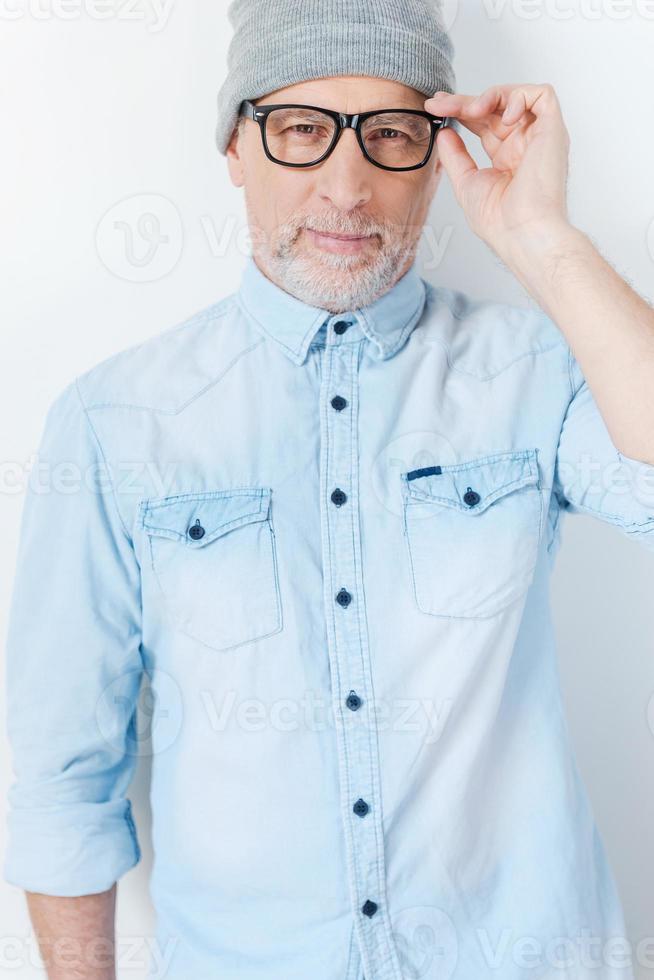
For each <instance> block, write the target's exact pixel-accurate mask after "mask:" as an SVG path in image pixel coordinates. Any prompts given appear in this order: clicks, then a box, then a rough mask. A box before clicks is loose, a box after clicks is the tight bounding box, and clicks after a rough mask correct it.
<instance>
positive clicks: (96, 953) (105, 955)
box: [25, 884, 116, 980]
mask: <svg viewBox="0 0 654 980" xmlns="http://www.w3.org/2000/svg"><path fill="white" fill-rule="evenodd" d="M25 894H26V897H27V905H28V909H29V913H30V918H31V920H32V925H33V927H34V932H35V933H36V936H37V939H38V942H39V949H40V951H41V956H42V958H43V962H44V963H45V966H46V969H47V974H48V980H115V976H116V971H115V958H114V937H115V909H116V885H115V884H114V885H113V886H112V887H111V888H110V889H109V890H108V891H105V892H99V893H98V894H95V895H81V896H79V897H78V896H75V897H73V898H63V897H59V896H55V895H43V894H41V893H39V892H26V893H25Z"/></svg>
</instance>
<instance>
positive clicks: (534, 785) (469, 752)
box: [5, 0, 654, 980]
mask: <svg viewBox="0 0 654 980" xmlns="http://www.w3.org/2000/svg"><path fill="white" fill-rule="evenodd" d="M230 12H231V17H232V21H233V24H234V27H235V36H234V40H233V41H232V46H231V49H230V72H229V75H228V78H227V80H226V82H225V85H224V87H223V90H222V92H221V96H220V123H219V128H218V134H217V135H218V145H219V148H220V150H221V151H222V152H223V153H224V154H226V157H227V163H228V166H229V171H230V175H231V178H232V181H233V182H234V183H235V184H236V185H237V186H239V187H241V186H242V187H243V188H244V192H245V199H246V204H247V214H248V219H249V223H250V227H251V230H252V241H253V249H252V255H251V256H250V257H249V258H248V259H247V261H246V264H245V268H244V271H243V275H242V280H241V282H240V283H239V285H238V289H237V290H236V291H235V292H233V293H232V294H230V295H229V296H227V297H226V298H224V299H222V300H220V301H219V302H217V303H215V304H214V305H212V306H210V307H209V308H208V309H205V310H203V311H201V312H199V313H198V314H196V315H195V316H193V317H191V318H190V319H189V320H187V321H185V322H184V323H182V324H178V325H176V326H175V327H174V328H169V329H167V330H165V331H163V332H161V333H160V334H159V335H157V336H155V337H153V338H152V339H150V340H148V341H147V342H145V343H142V344H139V345H138V346H134V347H131V348H129V349H127V350H124V351H121V352H120V353H118V354H117V355H115V356H114V357H112V358H110V359H108V360H105V361H103V362H102V363H101V364H99V365H96V366H95V367H93V368H92V369H90V370H89V371H87V372H85V373H84V374H82V375H80V376H79V377H77V378H75V379H74V380H73V381H72V382H71V383H70V384H69V385H68V386H67V387H66V389H65V390H64V391H62V392H61V393H60V394H59V396H58V397H57V399H56V400H55V401H54V403H53V405H52V407H51V409H50V411H49V414H48V418H47V422H46V426H45V431H44V433H43V436H42V442H41V447H40V460H41V461H42V463H44V464H47V465H48V467H49V469H48V473H50V475H51V479H53V480H54V470H56V467H57V465H58V464H59V463H61V462H65V463H66V464H67V465H68V467H69V468H70V467H71V466H72V467H73V470H74V473H76V474H77V475H78V478H79V479H78V484H77V485H76V486H75V489H74V491H71V490H70V486H69V480H67V484H66V490H65V491H64V490H63V489H60V488H57V487H55V489H54V492H49V493H43V492H37V489H36V488H34V487H30V492H29V494H28V497H27V501H26V505H25V511H24V517H23V527H22V534H21V540H20V553H19V564H18V569H17V581H16V586H15V592H14V600H13V606H12V615H11V626H10V632H9V640H8V654H9V671H8V708H9V730H10V736H11V739H12V744H13V751H14V753H15V759H16V771H17V780H16V783H15V784H14V785H13V787H12V789H11V803H12V807H11V813H10V818H9V819H10V838H9V845H8V850H7V855H6V864H5V875H6V877H7V879H8V880H9V881H10V882H12V883H14V884H15V885H17V886H19V887H22V888H23V889H25V890H26V891H27V892H28V899H29V907H30V912H31V914H32V917H33V921H34V925H35V929H36V931H37V933H38V936H39V939H40V942H41V949H42V951H43V953H44V957H45V958H46V961H47V964H48V969H49V975H50V977H51V978H60V977H66V978H68V977H71V976H73V975H74V976H76V977H77V976H80V977H84V978H100V977H102V978H106V977H112V976H113V975H114V963H113V958H112V956H111V955H110V954H108V953H105V955H104V956H102V955H100V953H99V952H98V949H97V943H98V941H99V940H101V939H106V940H107V941H108V942H109V945H110V948H111V941H112V940H113V938H114V920H113V911H114V901H115V883H116V881H117V879H118V878H119V877H120V876H121V875H123V874H124V873H125V872H127V871H128V870H129V869H130V868H132V867H134V865H135V864H136V863H137V862H138V861H139V858H140V848H139V844H138V841H137V835H136V831H135V825H134V822H133V819H132V813H131V806H130V800H129V799H128V798H127V797H126V795H125V794H126V791H127V788H128V785H129V782H130V779H131V776H132V774H133V771H134V766H135V763H136V760H137V758H138V756H139V755H141V754H144V753H145V752H148V753H151V754H152V797H151V798H152V813H153V844H154V868H153V873H152V882H151V892H152V897H153V901H154V905H155V909H156V912H157V923H158V926H157V936H156V940H157V943H156V944H154V945H153V946H151V948H150V951H151V953H152V963H153V969H152V974H151V975H156V976H164V975H165V976H166V977H167V978H168V980H210V978H220V980H307V978H309V977H311V978H313V980H316V978H319V980H362V978H364V977H365V980H401V978H403V977H404V978H408V977H421V978H433V980H450V978H454V980H457V978H458V980H481V978H484V977H491V976H492V977H501V978H502V980H525V978H528V977H529V978H531V977H534V976H539V977H545V976H547V977H554V976H556V977H559V976H566V977H570V978H574V980H585V978H590V977H593V978H595V980H616V978H618V977H620V978H626V977H631V976H633V974H632V970H631V963H630V957H629V956H628V955H626V952H625V941H626V937H625V935H624V932H625V928H624V922H623V915H622V910H621V906H620V899H619V896H618V892H617V888H616V885H615V882H614V879H613V876H612V872H611V870H610V866H609V864H608V861H607V857H606V853H605V849H604V846H603V843H602V840H601V838H600V836H599V834H598V831H597V828H596V825H595V821H594V818H593V814H592V811H591V807H590V805H589V800H588V797H587V794H586V790H585V788H584V785H583V783H582V781H581V779H580V776H579V773H578V770H577V767H576V763H575V760H574V756H573V753H572V749H571V745H570V742H569V738H568V733H567V729H566V723H565V716H564V711H563V707H562V698H561V693H560V690H559V682H558V676H557V670H556V652H555V648H554V643H553V630H552V624H551V620H550V610H549V604H548V581H549V576H550V572H551V569H552V565H553V562H554V557H555V554H556V551H557V546H558V543H559V540H560V529H561V523H562V522H561V520H560V518H561V516H562V515H563V514H565V513H585V514H594V515H595V516H596V517H598V518H600V519H602V520H605V521H608V522H610V523H611V524H614V525H616V527H617V528H618V529H619V530H621V531H622V532H624V533H625V534H628V535H629V536H631V537H632V538H633V539H634V540H637V541H640V542H641V543H642V544H643V545H645V546H649V547H650V548H651V547H652V546H653V545H654V479H653V478H654V383H653V381H654V314H653V312H652V310H651V309H650V307H649V306H648V305H647V304H646V303H645V302H644V301H643V300H642V299H641V298H640V297H639V296H637V295H636V293H634V292H633V291H632V290H631V289H630V288H629V286H628V285H627V284H626V283H625V282H624V281H623V280H622V279H621V278H619V277H618V276H617V275H616V273H615V272H614V271H613V269H612V268H610V267H609V266H608V265H607V263H606V262H605V261H604V260H603V259H602V257H601V256H600V255H599V254H598V253H597V251H596V250H595V249H594V248H593V246H592V244H591V243H590V241H589V240H588V238H587V237H586V236H585V235H584V234H583V233H582V232H581V231H580V230H579V229H577V228H575V227H573V226H571V224H570V222H569V220H568V217H567V212H566V195H565V190H566V169H567V156H568V145H569V140H568V134H567V132H566V128H565V126H564V123H563V120H562V118H561V113H560V109H559V104H558V101H557V98H556V95H555V93H554V91H553V90H552V88H551V86H550V85H547V84H542V85H541V84H525V85H520V84H516V85H500V86H494V87H492V88H490V89H488V90H487V91H485V92H484V93H483V94H481V95H479V96H476V97H473V96H466V95H462V94H458V93H456V92H455V85H454V74H453V70H452V63H451V62H452V55H453V48H452V45H451V42H450V39H449V38H448V36H447V34H446V33H445V30H444V25H443V21H442V18H441V13H440V11H439V9H438V8H437V6H436V5H435V3H430V2H428V0H367V2H366V0H304V2H298V0H236V2H235V3H234V4H233V5H232V7H231V8H230ZM426 96H428V97H427V98H426ZM237 124H238V125H237ZM461 126H463V127H465V128H466V129H467V130H469V131H470V132H471V133H473V134H475V135H476V136H478V137H479V138H480V139H481V141H482V144H483V147H484V149H485V150H486V152H487V154H488V156H489V158H490V160H491V163H492V167H491V168H488V169H478V167H477V166H476V164H475V162H474V161H473V159H472V158H471V157H470V155H469V154H468V152H467V150H466V147H465V144H464V142H463V141H462V139H461V136H460V131H457V129H458V128H459V127H461ZM443 171H446V172H447V175H448V178H449V180H450V181H451V183H452V186H453V189H454V192H455V194H456V198H457V200H458V202H459V203H460V205H461V207H462V209H463V211H464V213H465V216H466V218H467V220H468V222H469V224H470V226H471V227H472V229H473V230H474V231H475V232H476V234H477V235H479V236H480V237H481V238H482V239H483V240H484V241H485V242H486V243H487V244H488V245H489V246H490V247H491V248H492V249H493V250H494V251H495V252H496V254H497V255H498V257H499V258H500V259H501V260H502V261H503V262H504V263H505V264H506V265H507V267H508V268H509V269H510V270H511V271H512V272H513V273H514V274H515V275H516V277H517V278H518V279H519V280H520V281H521V283H523V284H524V286H525V287H526V289H528V290H529V292H530V293H531V295H532V296H533V298H534V300H535V306H534V308H531V309H528V308H525V309H523V308H519V307H512V306H508V305H504V304H499V303H496V302H491V301H489V300H481V299H473V298H471V297H469V296H467V295H465V294H464V293H462V292H460V291H455V290H453V289H448V288H447V287H446V286H434V285H432V284H430V283H428V282H426V281H425V280H424V279H422V278H421V276H420V275H419V272H418V269H417V267H416V257H415V256H416V248H417V244H418V241H419V239H420V234H421V231H422V228H423V226H424V223H425V220H426V218H427V213H428V209H429V206H430V204H431V202H432V200H433V198H434V195H435V193H436V190H437V188H438V185H439V182H440V179H441V176H442V174H443ZM98 471H99V472H100V473H101V477H99V478H98V479H96V477H97V475H98ZM67 473H68V470H67ZM90 474H93V479H91V478H89V477H90ZM68 476H69V477H70V473H68ZM143 675H147V678H148V679H149V683H150V686H151V691H150V696H151V698H152V699H153V701H152V702H151V704H152V703H153V704H154V708H152V707H150V709H149V710H150V711H151V713H152V726H151V729H152V730H151V732H150V733H149V735H148V741H147V742H144V741H143V740H142V739H140V738H139V737H138V734H137V729H138V726H137V721H136V715H137V708H138V707H139V686H140V683H141V680H142V678H143ZM144 710H145V709H144ZM62 938H68V939H69V940H70V939H73V940H75V942H76V943H77V945H76V946H75V947H74V948H73V951H72V952H71V950H70V948H69V946H66V947H65V953H66V954H67V955H65V954H62V953H61V951H60V952H59V955H58V953H57V946H56V941H57V940H61V939H62ZM616 942H618V947H617V948H614V947H613V946H612V945H611V944H612V943H616ZM71 957H72V959H71ZM71 963H72V964H74V968H75V969H78V970H79V973H77V972H75V973H73V972H72V970H73V966H72V965H71Z"/></svg>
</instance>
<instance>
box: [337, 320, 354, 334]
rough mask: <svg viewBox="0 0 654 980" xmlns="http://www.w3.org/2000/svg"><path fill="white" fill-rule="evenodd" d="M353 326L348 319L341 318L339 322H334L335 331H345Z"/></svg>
mask: <svg viewBox="0 0 654 980" xmlns="http://www.w3.org/2000/svg"><path fill="white" fill-rule="evenodd" d="M350 326H352V324H351V323H348V322H347V321H346V320H339V321H338V323H335V324H334V333H339V334H340V333H345V331H346V330H347V328H348V327H350Z"/></svg>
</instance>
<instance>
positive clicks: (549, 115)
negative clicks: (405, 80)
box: [425, 85, 570, 258]
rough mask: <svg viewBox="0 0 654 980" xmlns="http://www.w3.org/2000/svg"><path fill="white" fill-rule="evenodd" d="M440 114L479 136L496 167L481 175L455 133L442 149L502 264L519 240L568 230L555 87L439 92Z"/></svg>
mask: <svg viewBox="0 0 654 980" xmlns="http://www.w3.org/2000/svg"><path fill="white" fill-rule="evenodd" d="M425 111H426V112H430V113H432V114H433V115H438V116H449V117H455V118H456V119H458V120H459V122H460V123H461V125H463V126H465V127H466V129H469V130H470V131H471V132H472V133H475V135H476V136H479V138H480V140H481V143H482V146H483V147H484V149H485V151H486V153H487V154H488V156H489V158H490V161H491V163H492V166H491V167H488V168H486V169H480V168H479V167H478V166H477V164H476V163H475V161H474V160H473V159H472V157H471V156H470V154H469V153H468V151H467V149H466V146H465V143H464V142H463V140H462V139H461V137H460V136H459V134H458V133H456V132H455V131H454V130H453V129H451V128H450V127H446V128H444V129H442V130H440V131H439V133H438V137H437V147H438V152H439V155H440V159H441V161H442V163H443V167H444V169H445V171H446V172H447V174H448V176H449V178H450V181H451V183H452V187H453V190H454V194H455V196H456V198H457V200H458V202H459V204H460V205H461V207H462V208H463V211H464V213H465V216H466V219H467V221H468V224H469V225H470V227H471V228H472V230H473V231H474V232H475V233H476V234H477V235H479V237H480V238H482V239H483V240H484V241H485V242H486V244H487V245H489V246H490V247H491V248H492V249H493V250H494V251H495V252H497V254H498V255H499V256H500V258H504V256H505V255H507V254H508V249H509V248H514V247H515V240H516V238H524V237H525V236H529V235H535V236H538V237H544V236H548V235H549V236H551V237H552V238H555V237H556V236H557V235H558V233H559V232H561V233H564V232H565V229H566V228H569V227H570V226H569V221H568V213H567V203H566V196H567V177H568V156H569V148H570V137H569V135H568V131H567V129H566V126H565V123H564V122H563V117H562V115H561V108H560V106H559V101H558V98H557V96H556V93H555V91H554V89H553V88H552V86H551V85H494V86H493V87H492V88H489V89H487V90H486V91H485V92H483V93H482V94H481V95H478V96H471V95H460V94H458V93H455V94H449V93H447V92H444V93H437V94H436V95H435V96H434V97H433V98H430V99H427V100H426V102H425Z"/></svg>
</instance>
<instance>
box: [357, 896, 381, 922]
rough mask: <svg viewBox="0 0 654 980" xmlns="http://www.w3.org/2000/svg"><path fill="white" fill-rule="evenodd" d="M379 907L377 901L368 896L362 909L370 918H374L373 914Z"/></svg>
mask: <svg viewBox="0 0 654 980" xmlns="http://www.w3.org/2000/svg"><path fill="white" fill-rule="evenodd" d="M378 908H379V906H378V905H377V903H376V902H371V901H370V899H369V898H368V899H366V901H365V902H364V903H363V905H362V906H361V911H362V912H363V914H364V915H367V916H368V918H372V916H373V915H374V914H375V912H376V911H377V909H378Z"/></svg>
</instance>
